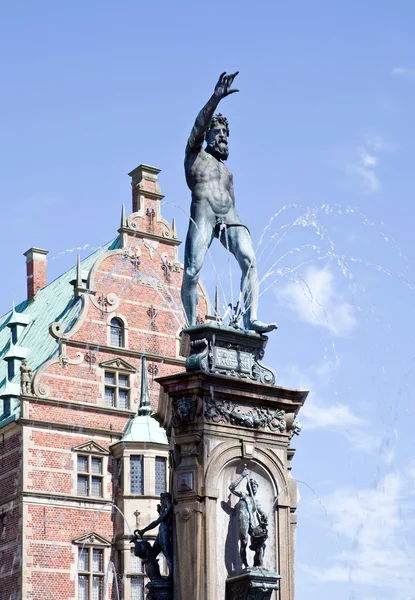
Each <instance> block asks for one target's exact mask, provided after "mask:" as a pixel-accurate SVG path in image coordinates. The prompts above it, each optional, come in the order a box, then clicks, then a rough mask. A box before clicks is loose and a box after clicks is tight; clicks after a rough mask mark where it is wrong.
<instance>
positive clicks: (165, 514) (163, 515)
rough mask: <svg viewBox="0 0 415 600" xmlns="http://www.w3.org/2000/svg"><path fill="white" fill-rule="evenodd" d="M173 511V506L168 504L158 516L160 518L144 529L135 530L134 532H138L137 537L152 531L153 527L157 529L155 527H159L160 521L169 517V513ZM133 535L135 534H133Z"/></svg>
mask: <svg viewBox="0 0 415 600" xmlns="http://www.w3.org/2000/svg"><path fill="white" fill-rule="evenodd" d="M172 510H173V505H172V504H169V505H168V506H167V507H166V508H165V509H164V511H163V512H162V513H161V514H160V516H159V517H158V519H156V520H155V521H152V522H151V523H150V524H149V525H147V527H144V529H136V531H137V532H138V534H139V535H141V537H142V536H143V535H144V534H145V533H146V532H147V531H150V529H154V528H155V527H157V525H160V523H161V522H162V521H165V520H166V518H167V517H168V516H169V515H170V513H171V512H172ZM134 533H135V532H134Z"/></svg>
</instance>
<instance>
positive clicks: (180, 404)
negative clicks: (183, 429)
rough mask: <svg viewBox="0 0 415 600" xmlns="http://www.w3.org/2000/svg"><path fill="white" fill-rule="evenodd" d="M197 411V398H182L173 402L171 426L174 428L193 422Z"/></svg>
mask: <svg viewBox="0 0 415 600" xmlns="http://www.w3.org/2000/svg"><path fill="white" fill-rule="evenodd" d="M196 410H197V398H196V397H191V396H184V397H183V398H176V399H175V400H173V418H172V424H173V426H174V427H178V426H179V425H185V424H186V423H190V422H191V421H194V419H195V416H196Z"/></svg>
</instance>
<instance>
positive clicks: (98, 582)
mask: <svg viewBox="0 0 415 600" xmlns="http://www.w3.org/2000/svg"><path fill="white" fill-rule="evenodd" d="M103 583H104V578H103V577H99V576H98V575H94V576H93V577H92V600H102V596H103V587H104V586H103Z"/></svg>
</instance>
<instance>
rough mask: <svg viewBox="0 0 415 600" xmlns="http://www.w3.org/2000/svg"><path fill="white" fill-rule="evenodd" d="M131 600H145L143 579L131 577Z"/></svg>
mask: <svg viewBox="0 0 415 600" xmlns="http://www.w3.org/2000/svg"><path fill="white" fill-rule="evenodd" d="M131 600H144V578H143V577H131Z"/></svg>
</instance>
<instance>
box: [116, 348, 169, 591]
mask: <svg viewBox="0 0 415 600" xmlns="http://www.w3.org/2000/svg"><path fill="white" fill-rule="evenodd" d="M151 413H152V408H151V404H150V394H149V389H148V374H147V361H146V357H145V356H144V355H143V357H142V359H141V390H140V402H139V406H138V410H137V414H136V415H135V416H134V417H133V418H132V419H130V420H129V421H128V423H127V425H126V427H125V429H124V433H123V436H122V437H121V438H120V439H119V440H118V441H117V442H115V443H113V444H112V445H111V447H110V449H111V452H112V455H113V457H114V459H115V461H114V496H115V499H114V502H115V504H116V506H117V507H118V508H119V509H120V510H121V511H122V513H123V514H124V515H125V518H126V521H124V520H123V519H122V517H121V516H120V515H117V516H116V517H115V522H114V524H115V543H116V549H117V550H118V556H119V557H122V559H121V560H122V564H123V565H124V568H123V571H124V577H125V581H124V590H125V597H126V598H130V597H133V596H132V595H131V594H132V591H135V590H132V588H133V587H134V586H136V587H137V588H139V589H140V590H141V589H142V590H144V585H145V581H144V573H137V572H136V561H135V560H134V557H133V551H132V546H131V544H130V542H129V540H130V535H131V533H130V530H129V527H128V526H130V527H131V530H134V529H139V528H141V527H143V526H144V524H146V523H149V522H150V521H152V520H153V518H154V514H157V504H158V503H159V501H160V493H162V492H164V491H167V486H168V473H167V463H168V445H167V437H166V434H165V432H164V429H162V428H161V427H160V425H159V424H158V423H157V421H155V419H153V418H152V416H151ZM127 523H128V525H127ZM153 533H154V537H155V536H156V535H157V531H154V532H153ZM119 559H120V558H119ZM120 566H121V565H120ZM118 571H119V572H121V571H120V569H118ZM126 574H127V575H128V577H126ZM138 593H139V592H138ZM137 597H140V596H137ZM143 597H144V596H143Z"/></svg>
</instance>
